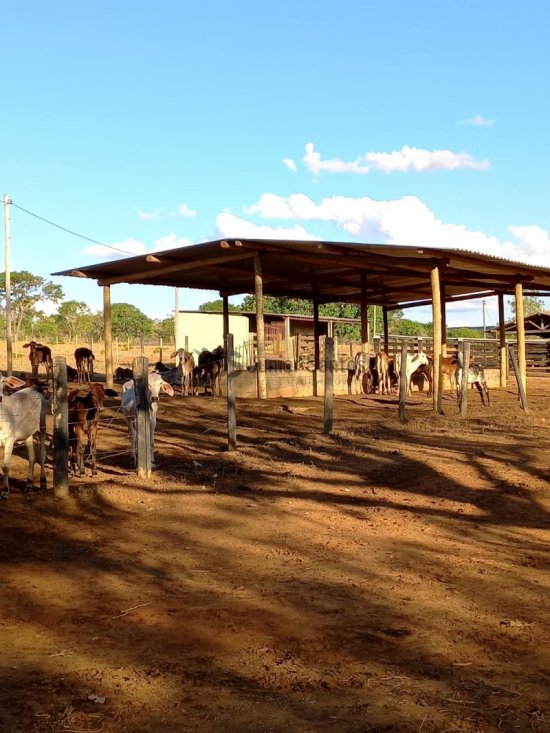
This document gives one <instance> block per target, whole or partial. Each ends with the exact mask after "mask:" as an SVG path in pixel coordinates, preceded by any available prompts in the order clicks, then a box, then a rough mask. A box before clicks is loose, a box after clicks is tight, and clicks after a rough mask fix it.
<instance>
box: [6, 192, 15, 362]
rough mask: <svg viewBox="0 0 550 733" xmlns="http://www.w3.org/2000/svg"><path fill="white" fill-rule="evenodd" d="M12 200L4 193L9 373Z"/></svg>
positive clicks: (11, 355)
mask: <svg viewBox="0 0 550 733" xmlns="http://www.w3.org/2000/svg"><path fill="white" fill-rule="evenodd" d="M10 204H11V200H10V199H9V198H8V194H7V193H5V194H4V255H5V270H6V273H5V274H6V351H7V371H8V375H11V374H12V373H13V345H12V334H11V259H10V210H9V208H8V207H9V205H10Z"/></svg>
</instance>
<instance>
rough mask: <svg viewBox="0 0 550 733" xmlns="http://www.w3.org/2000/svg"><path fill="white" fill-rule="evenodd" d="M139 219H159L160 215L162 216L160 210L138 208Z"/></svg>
mask: <svg viewBox="0 0 550 733" xmlns="http://www.w3.org/2000/svg"><path fill="white" fill-rule="evenodd" d="M137 215H138V219H141V220H142V221H157V219H159V217H160V216H161V212H160V211H141V209H138V210H137Z"/></svg>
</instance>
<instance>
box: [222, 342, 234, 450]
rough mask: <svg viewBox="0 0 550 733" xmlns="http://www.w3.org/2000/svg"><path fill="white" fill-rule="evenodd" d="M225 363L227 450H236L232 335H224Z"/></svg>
mask: <svg viewBox="0 0 550 733" xmlns="http://www.w3.org/2000/svg"><path fill="white" fill-rule="evenodd" d="M224 347H225V363H226V365H227V450H229V451H232V450H237V414H236V409H235V384H234V382H233V379H234V374H233V361H234V353H233V334H232V333H227V334H226V335H225V343H224Z"/></svg>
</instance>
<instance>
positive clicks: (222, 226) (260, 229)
mask: <svg viewBox="0 0 550 733" xmlns="http://www.w3.org/2000/svg"><path fill="white" fill-rule="evenodd" d="M216 237H218V238H220V239H221V238H223V237H232V238H233V237H237V238H238V237H242V238H243V239H318V237H316V236H315V235H313V234H309V233H308V232H306V230H305V229H304V227H302V226H300V225H299V224H295V225H294V226H292V227H271V226H267V225H258V224H254V223H253V222H251V221H247V220H246V219H242V218H240V217H238V216H235V214H232V213H230V212H228V211H224V212H222V213H221V214H218V216H217V218H216Z"/></svg>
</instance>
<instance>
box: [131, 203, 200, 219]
mask: <svg viewBox="0 0 550 733" xmlns="http://www.w3.org/2000/svg"><path fill="white" fill-rule="evenodd" d="M137 216H138V219H141V220H142V221H159V220H160V219H168V218H172V217H176V216H178V217H179V216H183V217H192V216H197V212H196V211H195V210H194V209H191V208H190V207H189V206H188V205H187V204H178V205H177V206H176V208H175V209H154V210H153V211H142V210H141V209H137Z"/></svg>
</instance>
